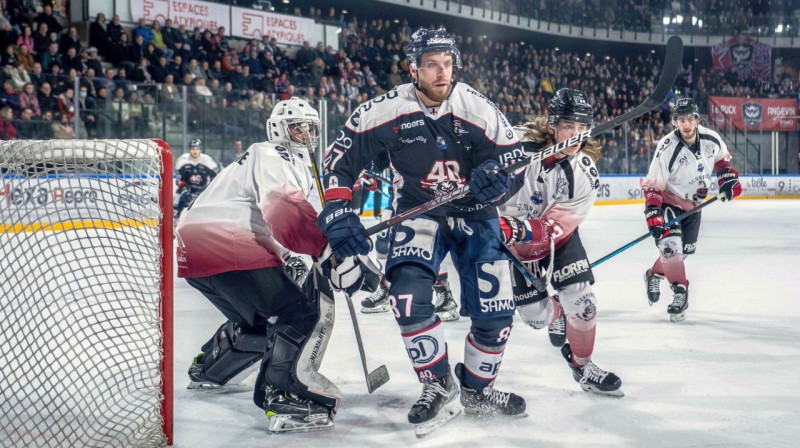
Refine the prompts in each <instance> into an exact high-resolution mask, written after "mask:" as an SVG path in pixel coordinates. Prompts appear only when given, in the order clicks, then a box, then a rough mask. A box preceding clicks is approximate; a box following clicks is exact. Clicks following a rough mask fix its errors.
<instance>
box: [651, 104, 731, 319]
mask: <svg viewBox="0 0 800 448" xmlns="http://www.w3.org/2000/svg"><path fill="white" fill-rule="evenodd" d="M672 125H673V126H674V127H675V131H674V132H670V133H669V134H667V135H665V136H664V137H662V138H661V140H659V141H658V146H657V149H656V152H655V156H654V157H653V161H652V162H651V163H650V170H649V172H648V173H647V178H645V179H642V182H641V185H642V189H644V197H645V212H644V213H645V218H646V220H647V226H648V227H649V228H650V231H651V232H652V234H653V237H654V238H655V240H656V246H657V247H658V252H659V257H658V259H657V260H656V262H655V263H654V264H653V267H651V268H650V269H648V270H647V272H645V277H644V281H645V287H646V289H647V299H648V301H649V302H650V305H652V304H653V303H655V302H658V300H659V298H660V295H661V291H660V281H661V279H663V278H665V277H666V279H667V282H668V283H669V285H670V288H671V289H672V294H673V295H672V303H671V304H670V305H669V306H668V307H667V313H669V315H670V320H671V321H672V322H680V321H682V320H684V319H685V318H686V315H685V312H686V310H687V309H688V308H689V280H688V279H687V277H686V269H685V266H684V262H683V260H684V259H685V258H686V257H687V256H689V255H691V254H693V253H694V252H695V250H696V249H697V236H698V233H699V232H700V212H699V211H698V212H696V213H693V214H691V215H689V216H687V217H686V218H683V219H681V220H680V221H679V222H676V223H675V224H673V225H672V226H670V227H669V228H665V227H664V225H665V223H666V222H668V221H670V220H672V219H673V218H675V217H676V216H678V215H680V214H681V213H683V212H684V211H687V210H691V209H692V208H694V207H695V206H697V205H699V204H700V203H702V202H703V201H704V200H705V199H706V196H707V195H708V191H709V186H710V185H711V182H712V181H711V173H712V172H714V173H716V174H717V183H718V185H719V195H718V197H719V198H720V199H721V200H722V201H723V202H724V201H729V200H732V199H733V198H735V197H736V196H739V195H740V194H741V193H742V186H741V184H739V172H738V171H736V170H735V169H733V168H732V167H731V155H730V153H729V152H728V148H727V146H726V145H725V142H723V141H722V138H721V137H720V136H719V134H717V133H716V132H714V131H713V130H711V129H709V128H707V127H705V126H702V125H700V114H699V112H698V110H697V105H696V104H695V103H694V101H692V100H691V99H690V98H679V99H678V100H677V101H676V102H675V107H674V108H673V110H672Z"/></svg>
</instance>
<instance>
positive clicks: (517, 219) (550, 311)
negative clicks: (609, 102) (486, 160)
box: [500, 88, 623, 396]
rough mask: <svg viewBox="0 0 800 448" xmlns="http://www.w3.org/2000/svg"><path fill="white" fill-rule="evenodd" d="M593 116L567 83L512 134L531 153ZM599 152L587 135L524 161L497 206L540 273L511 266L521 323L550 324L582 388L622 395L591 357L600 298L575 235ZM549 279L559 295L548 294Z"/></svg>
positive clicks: (511, 238)
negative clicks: (540, 114)
mask: <svg viewBox="0 0 800 448" xmlns="http://www.w3.org/2000/svg"><path fill="white" fill-rule="evenodd" d="M593 116H594V111H593V110H592V107H591V105H590V104H589V98H588V97H587V95H586V94H585V93H584V92H582V91H580V90H572V89H566V88H564V89H560V90H558V91H557V92H556V93H555V95H554V96H553V99H552V100H551V101H550V105H549V108H548V115H547V117H538V118H536V119H535V120H534V121H532V122H529V123H526V124H525V126H522V127H519V128H517V132H518V133H519V134H520V138H521V140H522V144H523V146H524V147H525V150H526V151H528V152H531V153H534V152H536V151H538V150H540V149H544V148H546V147H548V146H550V145H553V144H556V143H559V142H562V141H564V140H568V139H569V138H571V137H573V136H575V135H578V134H580V133H582V132H585V131H587V130H589V129H590V128H591V126H592V123H593ZM601 149H602V146H601V144H600V143H599V142H598V141H597V140H594V139H589V140H587V141H586V142H585V143H584V144H582V145H575V146H573V147H570V148H567V149H566V150H564V151H563V152H561V153H559V154H554V155H552V156H550V157H548V158H547V159H545V160H543V161H538V162H534V163H532V164H531V165H529V166H528V168H527V171H526V174H525V176H524V177H519V178H517V179H515V185H513V186H512V189H511V190H512V191H514V190H517V188H519V189H518V190H517V191H516V193H515V194H514V195H513V196H512V197H511V198H510V199H509V200H508V201H506V202H505V204H503V205H502V206H500V214H501V216H500V229H501V231H502V233H503V242H505V243H507V244H509V245H511V248H512V250H513V251H514V252H515V253H516V254H518V255H519V257H520V258H521V259H522V260H523V261H525V262H528V263H529V267H530V270H531V273H532V274H534V275H535V276H536V277H539V278H538V279H537V281H536V282H533V283H530V282H528V281H527V280H526V279H525V277H524V276H523V275H521V273H520V272H519V271H518V270H516V269H515V270H514V299H515V300H516V305H517V312H518V313H519V315H520V317H521V318H522V320H523V321H524V322H525V323H526V324H527V325H529V326H531V327H532V328H534V329H541V328H545V327H548V326H549V331H550V341H551V342H552V343H553V345H555V346H558V347H561V352H562V354H563V355H564V358H565V359H566V360H567V363H568V364H569V367H570V369H571V370H572V374H573V377H574V379H575V381H577V382H578V383H580V385H581V388H582V389H584V390H586V391H588V392H595V393H599V394H604V395H612V396H622V395H623V394H622V391H621V390H620V386H621V385H622V381H620V379H619V378H618V377H617V375H615V374H614V373H611V372H608V371H606V370H603V369H601V368H600V367H598V366H597V365H596V364H595V363H594V362H592V352H593V351H594V339H595V330H596V321H597V299H596V298H595V295H594V291H593V290H592V284H593V283H594V275H593V274H592V269H591V267H590V266H589V260H588V259H587V257H586V250H585V249H584V248H583V243H582V242H581V238H580V235H579V233H578V227H579V225H580V224H581V223H582V222H583V221H584V220H585V219H586V216H587V215H588V213H589V210H591V208H592V205H593V204H594V201H595V199H596V198H597V188H598V186H599V185H600V181H599V180H598V173H597V168H596V167H595V161H596V160H597V159H598V158H599V157H600V151H601ZM516 182H519V183H520V184H521V185H519V184H516ZM548 282H550V283H551V284H552V286H553V288H554V289H555V290H556V295H554V296H548V294H547V286H548V285H547V283H548ZM565 337H566V340H568V341H569V343H568V344H566V345H565V344H564V342H565V340H564V339H565ZM562 346H563V347H562Z"/></svg>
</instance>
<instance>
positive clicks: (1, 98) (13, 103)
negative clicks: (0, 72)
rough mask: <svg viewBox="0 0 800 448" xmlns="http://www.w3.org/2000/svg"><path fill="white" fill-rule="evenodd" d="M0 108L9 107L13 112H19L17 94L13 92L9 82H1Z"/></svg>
mask: <svg viewBox="0 0 800 448" xmlns="http://www.w3.org/2000/svg"><path fill="white" fill-rule="evenodd" d="M6 67H8V66H6ZM0 107H10V108H11V109H12V110H14V111H17V110H19V107H20V102H19V94H18V93H17V92H16V90H14V87H13V86H12V85H11V82H10V81H5V82H3V91H2V92H0Z"/></svg>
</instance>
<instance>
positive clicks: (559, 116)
mask: <svg viewBox="0 0 800 448" xmlns="http://www.w3.org/2000/svg"><path fill="white" fill-rule="evenodd" d="M548 116H549V117H550V118H549V120H548V122H547V124H549V125H550V127H552V128H553V129H555V128H556V126H558V122H559V121H561V120H570V121H577V122H578V123H586V126H587V127H589V129H591V128H592V125H593V124H594V118H593V117H594V110H592V105H591V104H590V103H589V97H587V96H586V93H584V92H583V91H581V90H573V89H567V88H563V89H558V91H557V92H556V94H555V95H554V96H553V99H552V100H550V106H549V108H548Z"/></svg>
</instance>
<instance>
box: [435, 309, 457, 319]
mask: <svg viewBox="0 0 800 448" xmlns="http://www.w3.org/2000/svg"><path fill="white" fill-rule="evenodd" d="M436 315H437V316H439V319H441V320H442V322H453V321H456V320H459V319H461V316H459V315H458V312H457V311H455V310H448V311H440V312H437V313H436Z"/></svg>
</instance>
